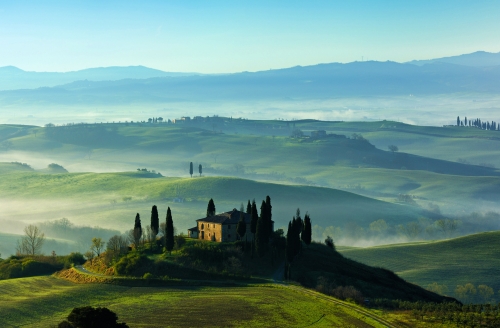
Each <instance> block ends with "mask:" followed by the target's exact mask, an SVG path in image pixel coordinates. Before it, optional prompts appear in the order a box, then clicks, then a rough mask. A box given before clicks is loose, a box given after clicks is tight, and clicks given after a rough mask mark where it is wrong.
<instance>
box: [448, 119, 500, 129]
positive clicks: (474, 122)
mask: <svg viewBox="0 0 500 328" xmlns="http://www.w3.org/2000/svg"><path fill="white" fill-rule="evenodd" d="M457 126H469V127H476V128H478V129H482V130H493V131H500V126H498V124H497V122H495V121H491V123H490V122H488V121H481V119H480V118H476V119H469V120H468V119H467V116H466V117H465V118H464V119H463V120H460V116H457Z"/></svg>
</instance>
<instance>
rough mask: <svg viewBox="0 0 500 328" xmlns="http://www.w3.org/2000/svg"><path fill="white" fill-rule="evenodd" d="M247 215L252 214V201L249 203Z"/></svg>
mask: <svg viewBox="0 0 500 328" xmlns="http://www.w3.org/2000/svg"><path fill="white" fill-rule="evenodd" d="M247 214H252V204H251V203H250V199H249V200H248V203H247Z"/></svg>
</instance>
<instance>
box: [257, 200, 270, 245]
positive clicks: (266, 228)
mask: <svg viewBox="0 0 500 328" xmlns="http://www.w3.org/2000/svg"><path fill="white" fill-rule="evenodd" d="M267 215H268V211H267V205H266V201H264V200H263V201H262V204H261V205H260V217H259V220H262V229H263V230H262V232H261V235H262V236H261V237H260V238H263V240H264V242H265V243H267V242H268V241H269V236H270V232H269V226H270V223H268V218H267ZM258 226H259V222H258V221H257V228H258ZM256 233H257V231H256Z"/></svg>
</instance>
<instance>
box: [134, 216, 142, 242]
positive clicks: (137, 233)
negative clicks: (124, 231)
mask: <svg viewBox="0 0 500 328" xmlns="http://www.w3.org/2000/svg"><path fill="white" fill-rule="evenodd" d="M133 235H134V244H135V248H136V249H137V248H139V241H140V240H141V237H142V226H141V216H140V215H139V213H137V214H136V215H135V222H134V233H133Z"/></svg>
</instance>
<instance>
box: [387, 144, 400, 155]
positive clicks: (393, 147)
mask: <svg viewBox="0 0 500 328" xmlns="http://www.w3.org/2000/svg"><path fill="white" fill-rule="evenodd" d="M387 148H389V150H390V151H391V152H392V153H393V154H394V153H395V152H397V151H399V148H398V146H396V145H389V146H387Z"/></svg>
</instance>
